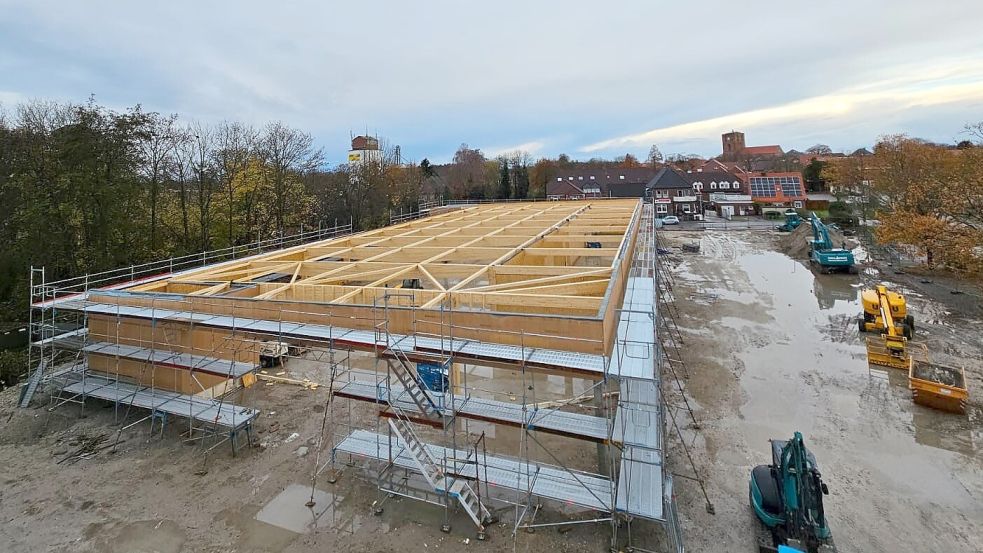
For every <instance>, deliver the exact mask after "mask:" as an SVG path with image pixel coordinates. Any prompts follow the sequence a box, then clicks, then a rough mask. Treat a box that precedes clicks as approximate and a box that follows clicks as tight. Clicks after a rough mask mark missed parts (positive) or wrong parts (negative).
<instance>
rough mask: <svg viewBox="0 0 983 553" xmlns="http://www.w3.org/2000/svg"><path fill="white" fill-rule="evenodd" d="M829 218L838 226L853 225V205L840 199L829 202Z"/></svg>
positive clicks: (854, 221) (854, 218)
mask: <svg viewBox="0 0 983 553" xmlns="http://www.w3.org/2000/svg"><path fill="white" fill-rule="evenodd" d="M829 220H830V222H833V223H836V224H838V225H840V226H847V227H848V226H853V225H855V224H857V218H856V217H855V216H854V215H853V206H852V205H850V204H848V203H846V202H841V201H835V202H830V204H829Z"/></svg>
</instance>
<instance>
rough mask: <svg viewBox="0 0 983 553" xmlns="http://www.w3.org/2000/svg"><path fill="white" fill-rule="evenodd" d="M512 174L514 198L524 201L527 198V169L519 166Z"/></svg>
mask: <svg viewBox="0 0 983 553" xmlns="http://www.w3.org/2000/svg"><path fill="white" fill-rule="evenodd" d="M514 172H515V175H514V179H515V197H516V198H519V199H522V200H524V199H526V198H528V197H529V168H528V167H525V166H519V167H517V168H515V169H514Z"/></svg>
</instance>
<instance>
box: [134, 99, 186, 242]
mask: <svg viewBox="0 0 983 553" xmlns="http://www.w3.org/2000/svg"><path fill="white" fill-rule="evenodd" d="M141 139H142V140H141V142H140V150H141V155H142V158H143V159H142V161H143V163H142V164H141V165H142V166H141V169H140V172H141V174H142V176H143V178H144V180H145V181H146V182H147V185H148V186H149V188H150V250H151V251H156V249H157V212H158V205H159V198H160V191H161V186H162V185H163V183H164V182H166V181H167V180H168V179H169V176H170V172H171V169H172V165H171V162H172V161H173V156H172V154H173V152H174V149H175V148H176V147H177V144H178V140H179V137H178V130H177V115H167V116H164V115H161V114H159V113H150V114H148V116H147V129H146V132H145V133H143V135H142V136H141Z"/></svg>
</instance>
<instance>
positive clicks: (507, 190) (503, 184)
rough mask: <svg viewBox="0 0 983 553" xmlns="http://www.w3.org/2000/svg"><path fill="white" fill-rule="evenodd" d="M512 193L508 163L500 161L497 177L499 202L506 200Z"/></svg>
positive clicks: (504, 160)
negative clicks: (500, 165)
mask: <svg viewBox="0 0 983 553" xmlns="http://www.w3.org/2000/svg"><path fill="white" fill-rule="evenodd" d="M511 193H512V182H511V178H510V176H509V161H508V160H507V159H503V160H502V168H501V170H500V171H499V175H498V196H496V197H497V198H498V199H500V200H507V199H508V198H509V195H510V194H511Z"/></svg>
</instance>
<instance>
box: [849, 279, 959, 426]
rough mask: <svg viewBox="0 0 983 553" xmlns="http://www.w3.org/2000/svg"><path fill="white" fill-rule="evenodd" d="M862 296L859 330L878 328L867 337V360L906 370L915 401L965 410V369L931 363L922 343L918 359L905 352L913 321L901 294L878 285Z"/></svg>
mask: <svg viewBox="0 0 983 553" xmlns="http://www.w3.org/2000/svg"><path fill="white" fill-rule="evenodd" d="M862 298H863V304H864V317H863V319H861V320H860V331H861V332H865V331H869V330H882V333H881V335H880V336H878V337H869V338H867V362H868V363H869V364H871V365H881V366H884V367H891V368H895V369H902V370H905V371H908V388H909V389H910V390H911V393H912V399H914V400H915V403H920V404H922V405H925V406H927V407H933V408H935V409H942V410H944V411H951V412H954V413H965V412H966V404H967V403H968V402H969V388H968V386H967V385H966V371H965V370H964V369H962V368H960V367H947V366H945V365H939V364H936V363H933V362H931V361H930V360H929V359H928V351H927V350H926V349H925V346H924V345H922V347H921V349H920V350H918V351H917V352H916V353H918V359H915V357H914V356H913V355H912V352H911V351H909V344H908V339H909V338H911V335H912V333H913V332H914V330H915V324H914V318H913V317H912V316H911V315H909V314H908V313H907V306H906V305H905V299H904V296H902V295H901V294H896V293H894V292H888V291H887V287H886V286H880V285H879V286H877V287H875V288H874V289H873V290H864V291H863V294H862ZM896 321H897V322H896Z"/></svg>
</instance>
